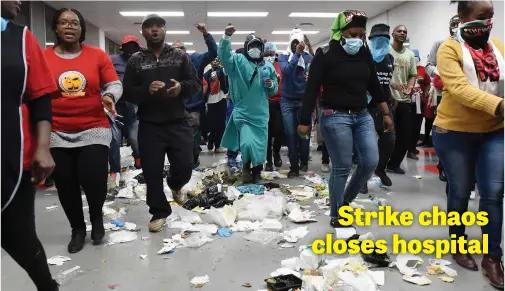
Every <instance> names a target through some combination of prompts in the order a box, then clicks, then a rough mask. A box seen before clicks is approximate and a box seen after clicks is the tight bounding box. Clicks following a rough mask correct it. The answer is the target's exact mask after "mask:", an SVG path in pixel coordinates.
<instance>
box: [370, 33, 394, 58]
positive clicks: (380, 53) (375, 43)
mask: <svg viewBox="0 0 505 291" xmlns="http://www.w3.org/2000/svg"><path fill="white" fill-rule="evenodd" d="M390 51H391V45H390V44H389V38H387V37H385V36H377V37H374V38H372V39H371V40H370V52H371V53H372V57H373V60H374V61H375V62H376V63H380V62H382V60H384V57H385V56H386V55H387V54H388V53H389V52H390Z"/></svg>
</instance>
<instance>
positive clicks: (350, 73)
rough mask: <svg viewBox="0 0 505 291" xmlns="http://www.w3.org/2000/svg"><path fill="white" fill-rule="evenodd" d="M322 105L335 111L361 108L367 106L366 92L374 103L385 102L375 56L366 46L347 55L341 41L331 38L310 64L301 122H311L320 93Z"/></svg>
mask: <svg viewBox="0 0 505 291" xmlns="http://www.w3.org/2000/svg"><path fill="white" fill-rule="evenodd" d="M321 86H322V87H323V94H322V96H321V99H320V101H319V102H320V106H321V107H322V108H329V109H334V110H359V109H365V108H367V105H368V100H367V91H368V92H370V94H371V95H372V101H371V102H374V103H381V102H385V101H386V96H385V95H384V92H383V91H382V87H381V85H380V83H379V79H378V78H377V72H376V69H375V65H374V64H373V60H372V55H371V54H370V52H369V51H368V49H367V48H366V47H365V46H363V47H361V49H360V51H359V52H358V53H357V54H356V55H349V54H347V53H346V52H345V51H344V49H343V48H342V45H341V44H340V42H338V41H335V40H332V41H330V43H329V45H328V46H325V47H322V48H319V49H318V50H317V52H316V55H315V56H314V59H313V60H312V63H311V65H310V72H309V80H308V83H307V88H306V90H305V97H304V100H303V106H302V112H301V115H300V124H301V125H309V124H310V120H311V114H312V111H313V110H314V107H315V105H316V99H317V95H318V93H319V91H320V88H321Z"/></svg>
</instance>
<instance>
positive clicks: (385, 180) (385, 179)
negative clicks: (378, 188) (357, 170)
mask: <svg viewBox="0 0 505 291" xmlns="http://www.w3.org/2000/svg"><path fill="white" fill-rule="evenodd" d="M375 175H376V176H377V177H379V179H381V182H382V185H384V186H386V187H391V186H392V185H393V182H391V179H390V178H389V177H388V174H386V172H384V171H379V170H377V171H375Z"/></svg>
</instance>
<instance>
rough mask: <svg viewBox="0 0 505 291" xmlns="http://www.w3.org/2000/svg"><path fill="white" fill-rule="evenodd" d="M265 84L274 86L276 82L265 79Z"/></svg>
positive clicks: (269, 86) (268, 86) (270, 86)
mask: <svg viewBox="0 0 505 291" xmlns="http://www.w3.org/2000/svg"><path fill="white" fill-rule="evenodd" d="M265 85H267V88H269V89H270V88H272V87H273V86H274V83H272V80H270V79H266V80H265Z"/></svg>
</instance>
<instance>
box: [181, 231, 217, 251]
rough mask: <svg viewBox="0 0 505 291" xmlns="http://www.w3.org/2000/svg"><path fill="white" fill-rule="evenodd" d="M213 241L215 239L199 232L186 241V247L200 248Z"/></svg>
mask: <svg viewBox="0 0 505 291" xmlns="http://www.w3.org/2000/svg"><path fill="white" fill-rule="evenodd" d="M211 241H213V239H211V238H210V237H208V236H207V235H206V234H205V233H201V232H199V233H195V234H192V235H190V236H189V237H188V238H187V239H185V240H184V245H185V246H186V247H188V248H199V247H201V246H203V245H204V244H206V243H208V242H211Z"/></svg>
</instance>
